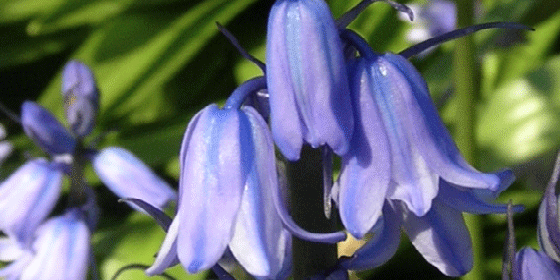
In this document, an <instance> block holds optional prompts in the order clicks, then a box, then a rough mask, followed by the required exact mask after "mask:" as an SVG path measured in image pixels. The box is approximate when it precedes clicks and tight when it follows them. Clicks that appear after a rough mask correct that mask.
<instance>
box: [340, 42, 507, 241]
mask: <svg viewBox="0 0 560 280" xmlns="http://www.w3.org/2000/svg"><path fill="white" fill-rule="evenodd" d="M350 36H353V35H350ZM351 39H353V40H355V41H356V42H358V43H359V44H362V45H361V46H359V48H360V49H359V50H360V53H361V55H362V56H361V57H358V58H356V59H355V60H354V61H352V62H350V65H349V75H350V77H352V79H351V80H350V85H351V93H352V96H353V98H354V99H353V104H354V112H355V117H354V119H355V122H356V128H355V133H354V137H353V138H352V142H351V150H350V151H349V152H348V154H346V155H344V156H343V157H342V167H341V173H340V177H339V187H340V190H339V198H338V200H339V208H340V216H341V219H342V222H343V224H344V226H345V227H346V228H347V229H348V231H349V232H350V233H351V234H353V235H354V236H355V237H357V238H362V237H363V235H364V234H366V233H367V232H368V231H369V230H370V229H371V227H372V226H373V225H374V224H375V223H376V222H377V220H378V218H379V217H380V216H381V211H382V207H383V204H384V202H385V199H393V200H399V201H401V202H403V203H404V204H405V205H406V207H407V208H408V209H409V210H410V211H411V213H413V214H414V215H416V216H418V217H421V216H424V215H426V214H427V213H428V211H430V209H431V206H432V201H433V200H434V198H435V197H436V196H437V195H438V191H439V186H440V185H441V184H442V183H447V184H449V185H452V187H453V188H456V189H457V190H463V191H464V190H469V189H473V190H474V189H478V190H488V191H496V190H497V189H498V188H499V187H500V186H501V185H502V181H503V180H502V178H500V174H484V173H480V172H478V171H476V170H475V169H474V168H472V167H471V166H470V165H468V163H467V162H466V161H465V160H464V159H463V158H462V157H461V155H460V153H459V151H458V149H457V147H456V146H455V143H454V142H453V140H452V139H451V136H450V135H449V132H448V131H447V129H446V128H445V126H444V124H443V123H442V121H441V119H440V118H439V115H438V112H437V110H436V108H435V106H434V104H433V102H432V100H431V98H430V95H429V92H428V87H427V85H426V82H425V81H424V79H422V77H421V76H420V74H419V73H418V71H416V69H414V67H413V66H412V64H410V63H409V62H408V61H407V60H406V59H405V58H404V57H402V56H399V55H394V54H390V53H389V54H384V55H379V54H376V53H374V52H373V51H371V49H370V48H369V47H368V46H367V44H365V42H364V41H362V40H361V39H359V38H358V37H356V36H354V37H352V38H351Z"/></svg>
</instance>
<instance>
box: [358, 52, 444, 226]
mask: <svg viewBox="0 0 560 280" xmlns="http://www.w3.org/2000/svg"><path fill="white" fill-rule="evenodd" d="M368 63H369V64H368V65H366V66H365V67H364V68H365V71H367V75H366V76H367V78H368V80H367V81H366V82H365V84H369V87H370V90H369V92H370V94H371V95H372V98H373V99H374V100H375V104H376V105H377V107H378V110H379V112H380V115H381V119H382V121H383V124H384V126H385V130H386V135H387V137H388V140H389V144H390V150H389V151H390V153H391V174H392V177H391V180H392V186H391V188H390V189H389V192H388V197H389V198H391V199H398V200H401V201H403V202H405V203H406V204H407V206H408V207H409V209H410V210H411V211H413V213H414V214H416V215H418V216H422V215H425V214H426V213H427V212H428V211H429V209H430V207H431V203H432V199H434V198H435V196H436V195H437V191H438V176H437V174H436V172H437V171H436V170H434V169H432V166H430V165H429V164H428V162H427V160H426V159H425V158H424V157H423V156H422V154H421V152H420V151H421V148H420V147H419V146H422V145H423V144H424V143H423V142H422V141H414V139H412V138H411V135H410V134H411V131H413V130H414V127H416V126H418V123H416V122H415V120H414V118H410V117H409V116H410V112H409V111H410V109H409V108H408V106H407V102H409V99H410V98H411V97H412V94H413V93H412V92H413V90H414V89H413V88H412V87H411V86H410V85H409V82H408V81H407V77H406V73H404V74H403V73H401V72H400V71H399V70H398V69H396V68H395V66H394V65H392V63H391V62H390V61H388V60H387V59H386V55H384V56H373V57H372V58H370V59H368ZM368 121H369V120H368Z"/></svg>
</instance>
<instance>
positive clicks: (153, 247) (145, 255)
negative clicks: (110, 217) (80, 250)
mask: <svg viewBox="0 0 560 280" xmlns="http://www.w3.org/2000/svg"><path fill="white" fill-rule="evenodd" d="M164 236H165V233H164V232H163V230H162V229H161V228H160V227H159V226H157V224H156V223H155V222H154V221H153V219H152V218H150V217H148V216H146V215H142V214H139V213H134V214H132V215H131V216H130V217H129V219H128V220H127V221H126V223H124V224H123V225H120V226H115V227H114V228H110V229H103V230H100V231H98V232H97V233H95V234H94V236H93V245H94V254H95V257H96V259H101V260H102V261H101V262H100V263H98V268H99V270H100V276H101V279H111V277H112V276H113V275H114V274H115V273H116V272H117V270H119V269H120V268H121V267H124V266H127V265H130V264H142V265H148V266H150V265H152V263H153V261H154V255H155V254H156V253H157V252H158V251H159V247H160V245H161V243H162V241H163V238H164ZM165 272H166V273H168V274H170V275H171V276H173V277H175V278H176V279H189V280H195V279H204V278H205V277H206V273H205V272H202V273H199V274H195V275H187V274H186V273H185V270H184V269H183V267H181V265H178V266H175V267H173V268H170V269H167V270H166V271H165ZM117 279H118V280H142V279H146V280H148V279H154V277H148V276H146V275H145V274H144V272H143V271H142V270H137V269H134V270H129V271H127V272H124V273H122V274H121V275H120V276H119V277H118V278H117Z"/></svg>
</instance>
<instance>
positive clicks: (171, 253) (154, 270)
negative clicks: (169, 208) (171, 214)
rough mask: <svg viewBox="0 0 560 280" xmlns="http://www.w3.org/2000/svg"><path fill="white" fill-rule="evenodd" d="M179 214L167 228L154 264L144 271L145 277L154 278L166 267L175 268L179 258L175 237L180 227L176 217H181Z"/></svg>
mask: <svg viewBox="0 0 560 280" xmlns="http://www.w3.org/2000/svg"><path fill="white" fill-rule="evenodd" d="M179 212H181V209H179ZM179 212H178V213H177V216H175V219H173V222H172V223H171V225H170V226H169V228H168V231H167V234H166V235H165V239H164V240H163V243H162V244H161V248H160V249H159V251H158V253H157V256H156V259H155V261H154V263H153V264H152V266H151V267H149V268H148V269H146V275H148V276H154V275H158V274H161V273H163V271H164V270H166V269H167V268H168V267H172V266H175V265H177V264H178V263H179V258H178V256H177V236H178V234H179V226H180V225H181V224H180V223H181V222H180V219H179V218H178V217H180V216H181V217H182V216H183V215H179Z"/></svg>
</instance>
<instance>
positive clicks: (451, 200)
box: [437, 180, 523, 215]
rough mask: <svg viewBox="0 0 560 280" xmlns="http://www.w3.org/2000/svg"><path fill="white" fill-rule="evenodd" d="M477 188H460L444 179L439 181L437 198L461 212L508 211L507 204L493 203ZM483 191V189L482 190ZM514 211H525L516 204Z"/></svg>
mask: <svg viewBox="0 0 560 280" xmlns="http://www.w3.org/2000/svg"><path fill="white" fill-rule="evenodd" d="M476 191H477V190H475V189H466V188H458V187H456V186H453V185H452V184H449V183H447V182H445V181H443V180H440V183H439V193H438V196H437V199H439V200H441V201H442V202H443V203H445V204H446V205H447V206H449V207H452V208H454V209H457V210H459V211H461V212H469V213H472V214H479V215H480V214H493V213H502V214H505V213H507V205H506V204H491V203H488V202H487V201H486V200H484V199H482V198H481V197H480V196H479V195H478V193H477V192H476ZM481 191H482V190H481ZM513 211H515V212H520V211H523V207H522V206H520V205H515V206H514V209H513Z"/></svg>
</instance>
